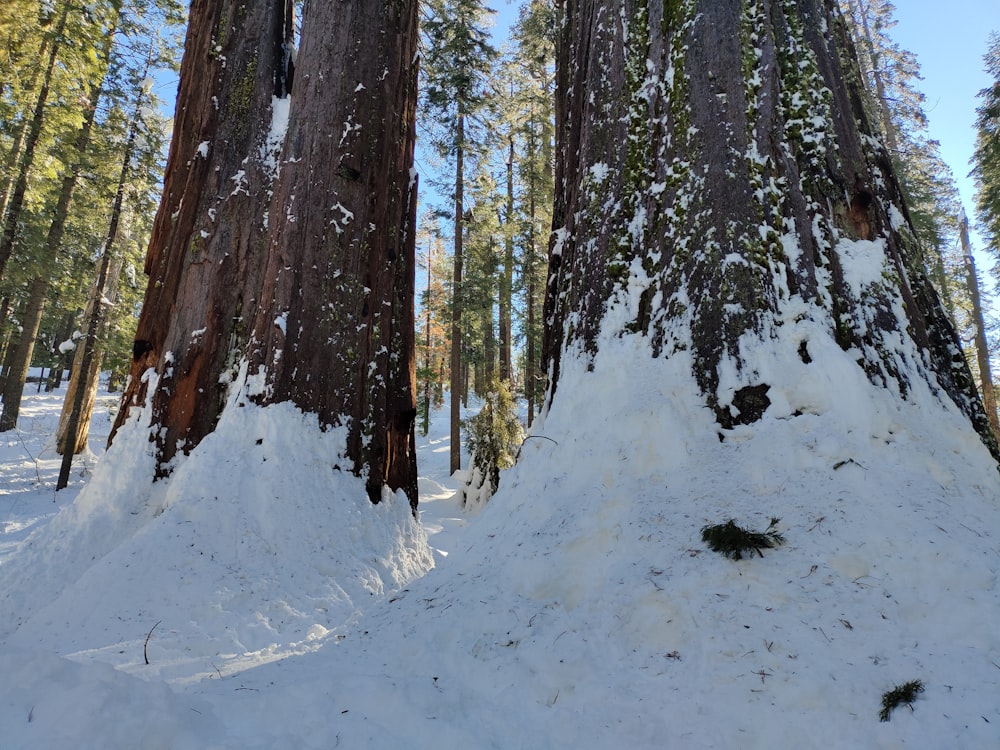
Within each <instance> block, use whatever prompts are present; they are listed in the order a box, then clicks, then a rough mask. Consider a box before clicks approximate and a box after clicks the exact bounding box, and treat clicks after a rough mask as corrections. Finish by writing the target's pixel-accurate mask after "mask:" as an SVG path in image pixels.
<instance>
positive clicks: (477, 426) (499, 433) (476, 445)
mask: <svg viewBox="0 0 1000 750" xmlns="http://www.w3.org/2000/svg"><path fill="white" fill-rule="evenodd" d="M522 440H524V430H523V429H522V427H521V422H520V420H518V418H517V413H516V412H515V410H514V397H513V395H512V394H511V392H510V386H509V385H508V384H507V383H505V382H502V381H499V380H498V381H495V382H494V383H493V384H491V387H490V392H489V395H487V396H486V400H485V402H484V403H483V408H482V409H481V410H480V412H479V414H477V415H476V416H474V417H472V418H471V419H468V420H466V422H465V445H466V448H468V451H469V455H470V456H471V459H470V466H469V473H468V477H467V479H466V480H465V486H464V487H463V488H462V503H463V505H466V506H476V505H483V504H485V503H486V502H487V501H489V499H490V498H491V497H492V496H493V493H495V492H496V491H497V487H498V486H499V485H500V470H501V469H509V468H510V467H511V466H513V465H514V457H515V456H516V455H517V449H518V447H519V446H520V445H521V441H522Z"/></svg>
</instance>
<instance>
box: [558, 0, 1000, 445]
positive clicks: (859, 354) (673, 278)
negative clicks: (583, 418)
mask: <svg viewBox="0 0 1000 750" xmlns="http://www.w3.org/2000/svg"><path fill="white" fill-rule="evenodd" d="M564 12H565V22H564V24H563V27H562V34H563V38H562V46H561V50H560V53H559V54H560V59H559V65H558V70H559V72H558V78H559V81H558V88H559V96H558V110H559V111H558V117H559V143H558V147H559V159H558V165H559V174H558V175H557V178H556V185H557V197H556V207H555V212H556V215H555V219H554V225H555V227H556V232H555V235H554V241H553V247H552V251H551V253H552V257H551V268H550V274H549V280H548V289H547V299H546V315H547V320H546V323H547V325H548V335H547V340H546V355H547V360H548V362H549V368H550V375H551V376H552V378H553V382H552V390H551V392H552V393H555V392H556V391H557V388H558V377H559V372H560V366H561V362H562V358H563V357H564V356H568V355H566V352H567V350H570V349H571V350H572V351H574V352H577V353H580V354H582V355H583V356H586V355H587V353H588V352H590V353H592V352H593V351H594V349H595V348H596V346H597V344H596V342H597V341H598V334H599V333H600V332H601V330H602V327H604V326H612V327H614V328H615V329H616V330H617V331H619V332H620V333H622V334H625V333H629V332H634V333H641V334H644V335H646V336H647V337H648V339H649V343H650V347H651V349H652V353H653V355H654V356H658V357H670V356H672V355H673V354H674V353H676V352H681V351H683V352H685V356H690V357H691V358H692V361H693V370H694V372H693V373H692V374H693V377H694V378H695V379H696V381H697V383H698V386H699V390H700V391H701V393H702V394H703V396H704V399H705V403H706V405H707V406H708V407H709V408H711V409H712V410H713V412H714V414H715V417H716V419H717V421H718V423H719V425H720V427H721V428H731V427H733V426H734V425H736V424H748V423H750V422H752V421H754V420H756V419H757V418H759V417H760V415H761V413H762V412H763V411H764V410H765V409H766V408H767V407H768V404H769V403H770V401H769V398H768V396H767V391H768V388H769V383H768V382H767V381H766V379H765V377H764V376H763V375H762V374H761V373H762V372H763V371H764V370H765V369H766V368H763V367H760V368H758V367H757V366H756V365H755V363H751V362H748V360H747V357H746V350H747V348H748V347H755V348H756V349H757V350H759V347H760V343H761V342H768V341H775V342H778V341H781V342H788V341H789V340H790V338H791V337H789V336H787V335H785V336H783V337H779V336H778V331H779V330H781V329H782V327H786V326H787V327H791V326H794V325H795V324H796V323H797V322H798V321H801V320H803V319H804V318H808V319H810V320H814V321H819V322H821V323H822V325H823V326H824V328H825V331H826V334H827V335H828V336H829V337H831V338H832V339H833V340H835V341H836V343H837V344H839V346H840V348H841V349H842V350H843V351H844V352H846V353H847V354H848V356H850V357H851V359H852V360H853V361H855V362H856V363H857V365H858V367H860V368H863V370H864V371H865V373H866V374H867V377H868V379H869V380H870V381H871V382H873V383H876V384H879V385H883V386H885V387H886V388H890V389H892V390H893V391H896V392H898V393H899V395H900V396H901V397H903V398H905V397H906V395H907V393H908V391H909V390H910V387H911V384H912V380H913V378H915V377H917V378H922V379H924V380H926V381H927V382H928V383H929V384H930V387H931V388H932V389H933V390H935V391H937V392H938V393H942V392H943V394H946V395H947V397H949V398H950V399H951V400H953V401H954V402H955V404H957V405H958V407H959V408H960V409H962V410H963V411H964V412H965V414H966V415H967V416H968V418H969V419H970V420H971V421H972V423H973V425H974V426H975V428H976V430H977V431H978V432H979V434H980V435H981V437H982V439H983V441H984V442H985V443H986V444H987V445H988V446H989V448H990V449H991V450H992V452H993V453H994V455H995V456H996V455H997V447H996V442H995V440H994V439H993V437H992V435H991V433H990V430H989V424H988V422H987V420H986V416H985V414H984V412H983V408H982V405H981V403H980V401H979V398H978V396H977V394H976V390H975V386H974V383H973V380H972V377H971V375H970V372H969V369H968V367H967V365H966V363H965V360H964V358H963V357H962V354H961V349H960V348H959V345H958V341H957V338H956V336H955V333H954V330H953V328H952V326H951V324H950V323H949V321H948V320H947V317H946V315H945V313H944V311H943V310H942V308H941V305H940V303H939V301H938V299H937V297H936V295H935V293H934V291H933V289H932V287H931V285H930V283H929V282H928V279H927V278H926V274H925V271H924V269H923V267H922V266H921V264H920V261H919V253H918V251H917V247H916V243H915V241H914V239H913V233H912V229H911V226H910V222H909V219H908V215H907V210H906V206H905V203H904V201H903V198H902V195H901V193H900V190H899V186H898V184H897V181H896V178H895V175H894V174H893V170H892V166H891V163H890V159H889V155H888V154H887V153H886V151H885V149H884V148H883V147H882V145H881V143H880V141H878V140H877V139H876V138H874V137H873V132H872V129H871V126H870V124H869V122H868V120H867V118H866V115H865V112H864V109H863V106H862V96H861V89H860V87H861V82H860V80H861V79H860V76H859V72H858V70H857V66H856V62H855V59H856V58H855V56H854V53H853V49H852V48H851V44H850V41H849V39H848V35H847V31H846V29H845V26H844V23H843V19H842V18H841V17H840V14H839V11H838V10H837V7H836V2H835V0H797V1H796V2H792V1H791V0H747V1H746V2H737V0H725V1H723V2H719V1H718V0H677V1H676V2H664V3H647V2H646V0H616V1H615V2H611V3H607V2H597V0H568V1H567V2H566V3H565V6H564ZM871 269H875V270H874V271H872V270H871ZM785 330H786V331H787V330H788V328H785ZM775 345H777V344H775ZM783 345H787V344H783ZM810 345H811V342H810V341H809V340H807V339H805V338H803V339H802V340H801V341H799V342H797V356H798V358H799V359H800V360H801V361H802V362H803V363H806V366H807V367H808V363H809V362H810V361H811V356H810V353H809V351H810Z"/></svg>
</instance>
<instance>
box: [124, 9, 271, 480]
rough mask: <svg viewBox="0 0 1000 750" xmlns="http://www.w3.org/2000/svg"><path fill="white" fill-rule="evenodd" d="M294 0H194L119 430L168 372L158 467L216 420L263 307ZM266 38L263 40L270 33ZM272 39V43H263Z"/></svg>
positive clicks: (156, 422)
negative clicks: (269, 158)
mask: <svg viewBox="0 0 1000 750" xmlns="http://www.w3.org/2000/svg"><path fill="white" fill-rule="evenodd" d="M290 3H291V0H287V1H286V0H252V1H251V2H244V0H195V2H193V3H192V5H191V10H190V20H189V26H188V33H187V40H186V43H185V50H184V59H183V61H182V64H181V72H180V85H179V89H178V95H177V113H176V116H175V120H174V133H173V139H172V141H171V145H170V153H169V156H168V161H167V170H166V175H165V178H164V190H163V197H162V200H161V203H160V207H159V211H158V213H157V216H156V220H155V223H154V226H153V231H152V236H151V239H150V245H149V250H148V253H147V257H146V265H145V270H146V273H147V274H148V275H149V286H148V288H147V290H146V297H145V300H144V303H143V308H142V313H141V315H140V318H139V322H138V326H137V331H136V341H135V349H134V355H135V356H134V361H133V363H132V368H131V373H130V380H129V383H128V386H127V387H126V389H125V392H124V394H123V402H122V403H123V408H122V409H121V410H120V412H119V414H118V418H117V420H116V423H115V426H114V429H113V430H112V433H111V437H110V439H109V443H110V441H111V440H113V439H114V435H115V431H117V429H118V428H119V427H120V426H121V425H122V424H123V423H124V421H125V419H126V418H127V417H128V412H129V408H130V407H131V406H134V405H137V404H144V403H145V402H146V399H147V397H148V396H149V394H147V393H146V388H147V382H146V381H145V380H144V379H143V378H141V376H142V374H143V373H144V372H145V371H146V370H147V369H148V368H154V369H155V370H156V371H157V373H158V374H159V387H158V389H157V391H156V393H155V394H154V395H153V397H152V421H151V433H152V435H153V436H154V437H155V440H156V443H157V449H158V459H159V462H158V466H159V469H158V474H160V475H162V474H165V473H166V472H167V469H166V468H165V467H166V465H167V464H168V462H169V461H170V459H171V458H172V457H173V456H174V455H175V454H176V452H177V451H178V449H183V450H185V451H190V450H191V449H192V448H193V447H194V446H195V445H197V443H198V442H200V440H201V439H202V438H203V437H204V436H205V435H206V434H208V433H209V432H211V431H212V429H213V428H214V426H215V423H216V421H217V419H218V416H219V414H220V412H221V409H222V407H223V406H224V401H225V397H226V392H227V383H228V381H229V379H230V375H231V370H232V368H233V367H234V365H235V363H236V362H237V361H238V359H239V357H240V355H241V354H242V350H243V345H244V344H245V342H246V339H247V336H248V332H249V328H250V325H251V324H252V321H253V315H254V313H255V312H256V308H257V304H258V300H259V290H260V283H261V272H262V268H263V260H264V253H265V251H266V243H267V233H266V208H267V203H268V200H269V198H270V192H269V190H270V187H271V182H272V177H273V175H272V171H271V170H270V168H269V167H268V165H267V164H266V160H265V159H264V158H262V147H263V145H264V143H265V140H266V138H267V135H268V133H269V131H270V127H271V107H272V97H273V96H274V95H275V94H284V93H286V91H285V89H287V87H288V85H289V84H290V80H289V79H290V71H289V69H288V68H287V67H286V55H285V51H284V48H283V46H282V45H283V43H284V42H285V41H286V39H287V37H288V35H289V32H288V24H289V22H290V14H289V6H290ZM262 40H265V43H262ZM266 40H270V42H271V43H266Z"/></svg>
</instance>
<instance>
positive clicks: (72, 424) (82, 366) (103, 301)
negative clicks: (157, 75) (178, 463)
mask: <svg viewBox="0 0 1000 750" xmlns="http://www.w3.org/2000/svg"><path fill="white" fill-rule="evenodd" d="M151 59H152V58H150V60H151ZM147 71H148V67H147ZM143 78H145V76H143ZM144 99H145V96H144V94H143V92H142V89H140V90H139V93H138V94H137V96H136V100H135V109H134V111H133V112H132V120H131V123H130V124H129V131H128V137H127V138H126V141H125V149H124V153H123V154H122V165H121V170H120V171H119V173H118V190H117V192H116V193H115V200H114V204H113V205H112V207H111V217H110V219H109V221H108V231H107V234H106V235H105V237H104V243H103V246H102V250H103V252H102V254H101V262H100V263H99V264H98V270H97V281H96V283H95V284H94V298H93V303H92V305H91V309H90V318H89V320H88V321H87V332H86V334H85V335H84V337H83V339H82V340H81V342H80V343H81V348H82V349H83V351H82V352H81V354H80V356H79V358H78V359H77V366H76V367H74V368H73V375H72V377H73V378H74V379H75V380H76V381H77V382H76V384H75V387H74V392H73V398H72V401H70V399H69V394H67V399H66V402H67V403H71V404H72V406H71V407H70V409H69V413H68V415H67V416H66V417H65V424H66V430H65V432H64V434H63V436H62V441H61V442H62V448H63V450H62V454H63V459H62V465H61V467H60V469H59V479H58V480H57V481H56V490H61V489H63V488H64V487H65V486H66V485H67V484H68V483H69V472H70V469H71V468H72V466H73V455H74V452H75V446H76V445H77V444H78V443H79V441H80V440H81V433H83V437H82V439H83V441H84V442H86V432H87V427H86V426H84V425H83V418H84V414H85V404H86V402H87V399H88V394H89V397H90V398H91V399H92V398H93V391H92V389H91V387H90V383H88V377H91V376H92V373H93V370H95V369H98V368H99V367H100V361H101V356H102V353H103V352H102V347H101V342H100V334H101V329H102V327H103V325H104V314H105V308H106V307H107V306H108V304H109V303H110V301H109V300H108V298H107V295H108V290H109V283H108V282H109V279H110V278H111V277H112V275H113V273H114V272H113V271H112V270H111V269H112V268H113V266H114V258H115V243H116V241H117V239H118V226H119V223H120V221H121V214H122V206H123V204H124V201H125V185H126V183H127V182H128V175H129V171H130V170H131V167H132V157H133V156H134V155H135V141H136V138H137V137H138V135H139V118H140V115H141V112H142V107H143V101H144ZM119 269H120V266H119ZM95 364H96V365H97V368H95ZM93 388H94V389H96V382H95V383H94V384H93ZM63 411H64V412H65V411H66V403H64V404H63ZM68 445H72V446H74V449H73V450H66V447H67V446H68Z"/></svg>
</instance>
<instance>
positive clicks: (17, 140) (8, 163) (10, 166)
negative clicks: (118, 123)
mask: <svg viewBox="0 0 1000 750" xmlns="http://www.w3.org/2000/svg"><path fill="white" fill-rule="evenodd" d="M48 48H49V37H48V36H43V37H42V43H41V46H40V48H39V50H38V59H39V60H40V61H41V60H44V59H46V53H47V51H48ZM41 74H42V66H41V65H37V66H36V67H35V69H34V71H33V72H32V76H31V80H30V81H29V83H28V85H27V87H26V90H28V91H34V90H35V87H36V86H37V85H38V79H39V77H40V76H41ZM30 124H31V120H29V119H28V118H24V119H22V120H21V122H19V123H18V125H17V130H16V131H15V132H14V138H13V139H12V141H11V146H10V151H8V152H7V159H6V160H5V162H4V169H3V174H4V177H3V178H2V179H3V182H2V186H0V217H5V216H6V215H7V203H8V201H9V200H10V194H11V193H12V192H13V191H14V185H15V184H16V183H17V165H18V162H19V161H20V159H21V152H22V149H23V148H24V139H25V138H26V137H27V135H28V126H29V125H30ZM0 275H2V274H0Z"/></svg>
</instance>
